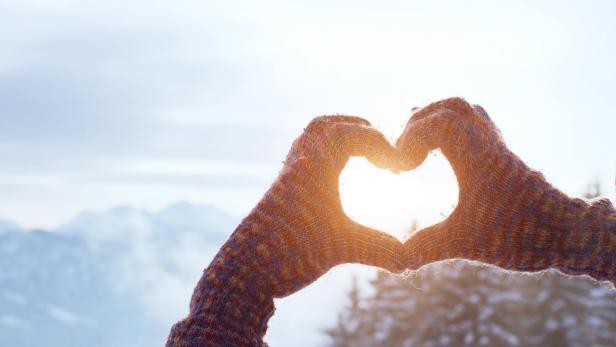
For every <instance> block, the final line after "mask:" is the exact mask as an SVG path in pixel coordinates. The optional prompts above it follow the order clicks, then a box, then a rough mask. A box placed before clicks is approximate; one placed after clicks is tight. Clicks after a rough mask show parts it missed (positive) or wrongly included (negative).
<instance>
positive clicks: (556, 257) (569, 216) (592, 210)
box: [520, 176, 616, 283]
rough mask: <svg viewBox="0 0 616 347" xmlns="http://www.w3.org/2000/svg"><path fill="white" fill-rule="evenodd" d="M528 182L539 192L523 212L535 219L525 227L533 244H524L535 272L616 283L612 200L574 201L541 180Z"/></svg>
mask: <svg viewBox="0 0 616 347" xmlns="http://www.w3.org/2000/svg"><path fill="white" fill-rule="evenodd" d="M529 182H530V183H532V185H531V187H534V188H535V191H534V193H533V198H532V199H530V201H528V203H527V204H525V206H524V207H523V209H526V210H527V211H528V213H527V214H525V215H527V216H530V218H529V219H528V220H521V221H520V225H523V226H524V228H525V229H526V233H524V232H523V233H522V235H523V237H524V235H526V236H527V237H526V239H527V240H533V241H532V242H522V244H521V246H522V247H521V250H522V252H523V253H525V254H526V255H528V257H527V258H526V259H528V261H529V263H530V264H531V266H537V267H538V268H541V267H542V266H543V265H546V267H554V268H557V269H559V270H560V271H562V272H564V273H567V274H571V275H589V276H591V277H593V278H595V279H597V280H606V281H612V282H614V283H616V211H615V210H614V208H613V207H612V205H611V203H610V202H609V200H607V199H602V200H597V201H594V202H592V203H589V202H586V201H584V200H581V199H577V198H570V197H568V196H567V195H565V194H563V193H562V192H560V191H558V190H557V189H555V188H554V187H552V186H551V185H550V184H549V183H547V182H546V181H545V180H544V179H543V177H539V176H536V177H533V178H532V179H531V180H529ZM528 233H532V234H533V235H532V237H531V236H529V235H528ZM530 249H532V251H529V250H530Z"/></svg>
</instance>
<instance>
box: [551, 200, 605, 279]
mask: <svg viewBox="0 0 616 347" xmlns="http://www.w3.org/2000/svg"><path fill="white" fill-rule="evenodd" d="M560 226H561V228H562V230H563V232H564V233H565V235H566V238H565V239H564V241H563V245H562V247H560V254H559V263H558V268H559V269H560V270H561V271H563V272H565V273H568V274H572V275H578V274H580V275H582V274H586V275H589V276H591V277H593V278H595V279H597V280H606V281H611V282H612V283H616V211H615V210H614V208H613V207H612V205H611V203H610V202H609V200H607V199H602V200H597V201H594V202H593V203H592V204H588V203H587V202H585V201H583V200H580V199H570V200H569V202H568V205H567V206H566V207H565V212H564V213H562V221H561V223H560Z"/></svg>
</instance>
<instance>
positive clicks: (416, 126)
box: [397, 98, 616, 283]
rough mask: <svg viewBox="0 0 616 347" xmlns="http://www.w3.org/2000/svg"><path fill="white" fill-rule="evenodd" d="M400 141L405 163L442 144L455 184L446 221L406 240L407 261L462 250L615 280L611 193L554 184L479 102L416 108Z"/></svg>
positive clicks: (491, 259)
mask: <svg viewBox="0 0 616 347" xmlns="http://www.w3.org/2000/svg"><path fill="white" fill-rule="evenodd" d="M397 147H398V149H399V150H401V151H402V152H403V156H404V157H405V160H406V163H407V165H408V167H407V169H411V168H414V167H416V166H418V165H419V164H420V163H421V162H423V160H424V159H425V157H426V155H427V154H428V152H429V151H431V150H433V149H435V148H440V149H441V150H442V152H443V154H444V155H445V156H446V157H447V159H448V160H449V162H450V163H451V165H452V167H453V169H454V172H455V174H456V178H457V180H458V185H459V189H460V192H459V201H458V205H457V207H456V209H455V210H454V212H453V213H452V214H451V215H450V216H449V217H448V218H447V219H446V220H445V221H443V222H441V223H439V224H436V225H433V226H431V227H429V228H427V229H424V230H422V231H419V232H417V233H416V234H414V235H413V236H412V237H411V238H410V239H409V240H407V242H406V243H405V245H404V248H405V254H406V255H407V262H408V265H409V266H410V267H411V268H418V267H420V266H421V265H423V264H426V263H429V262H433V261H437V260H442V259H448V258H466V259H472V260H478V261H482V262H486V263H491V264H494V265H498V266H501V267H503V268H506V269H511V270H519V271H536V270H542V269H546V268H549V267H552V268H557V269H559V270H561V271H562V272H565V273H568V274H588V275H590V276H592V277H594V278H596V279H598V280H610V281H613V283H614V281H615V280H616V211H615V210H614V208H613V207H612V205H611V204H610V202H609V200H607V199H603V200H598V201H596V202H594V203H592V204H588V203H586V202H584V201H583V200H580V199H571V198H569V197H568V196H566V195H565V194H563V193H561V192H560V191H558V190H556V189H555V188H554V187H552V186H551V185H550V184H549V183H548V182H546V180H545V179H544V177H543V176H542V175H541V174H540V173H539V172H537V171H533V170H531V169H529V168H528V167H527V166H526V165H525V164H524V163H523V162H522V161H521V160H520V159H519V158H518V157H517V156H516V155H515V154H513V153H512V152H511V151H509V150H508V149H507V147H506V145H505V143H504V142H503V140H502V138H501V136H500V133H499V131H498V129H497V128H496V126H495V125H494V124H493V123H492V121H491V120H490V118H489V117H488V115H487V113H486V112H485V111H484V110H483V109H482V108H481V107H480V106H471V105H469V104H468V103H467V102H466V101H464V100H463V99H460V98H452V99H446V100H443V101H439V102H436V103H433V104H431V105H429V106H427V107H425V108H423V109H420V110H418V111H416V112H415V113H414V114H413V116H412V117H411V119H410V121H409V123H408V125H407V127H406V129H405V131H404V133H403V135H402V136H401V137H400V138H399V139H398V142H397Z"/></svg>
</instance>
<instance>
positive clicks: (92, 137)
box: [0, 0, 616, 345]
mask: <svg viewBox="0 0 616 347" xmlns="http://www.w3.org/2000/svg"><path fill="white" fill-rule="evenodd" d="M615 15H616V3H614V2H613V1H584V2H582V1H577V2H572V1H516V2H508V3H505V2H498V3H497V2H495V1H408V0H406V1H357V0H354V1H304V2H299V1H296V2H293V1H280V2H276V1H203V0H202V1H174V2H168V1H98V2H95V1H61V0H59V1H32V0H18V1H17V0H15V1H3V0H0V117H1V118H0V120H1V121H0V218H3V219H8V220H12V221H15V222H17V223H19V224H21V225H23V226H26V227H53V226H56V225H58V224H61V223H64V222H66V221H67V220H68V219H69V218H71V217H72V216H73V215H74V214H76V213H77V212H79V211H81V210H83V209H94V210H101V209H106V208H109V207H111V206H114V205H118V204H130V205H136V206H140V207H145V208H150V209H157V208H160V207H163V206H165V205H168V204H170V203H172V202H175V201H178V200H189V201H194V202H200V203H210V204H213V205H216V206H219V207H221V208H223V209H226V210H227V211H229V212H230V213H232V214H234V215H235V216H242V215H243V214H245V213H246V212H247V211H248V210H249V209H250V208H251V207H252V206H253V205H254V204H255V202H256V201H257V200H258V199H259V198H260V196H261V194H262V193H263V192H264V190H265V189H266V188H267V186H268V185H269V183H270V182H271V181H272V180H273V179H274V178H275V177H276V174H277V172H278V169H279V167H280V162H281V161H282V160H283V158H284V156H285V154H286V152H287V150H288V147H289V146H290V144H291V141H292V140H293V139H294V138H295V137H296V136H297V135H298V134H299V133H300V132H301V131H302V129H303V127H304V126H305V125H306V124H307V123H308V122H309V120H310V119H311V118H312V117H314V116H316V115H321V114H328V113H347V114H355V115H361V116H364V117H366V118H368V119H369V120H370V121H372V122H373V124H375V125H377V126H378V127H379V128H380V129H381V130H383V131H384V132H385V133H386V134H387V136H388V137H389V138H390V139H391V140H392V141H393V140H395V138H396V137H397V136H398V135H399V133H400V132H401V131H402V127H403V126H404V124H405V123H406V120H407V118H408V116H409V111H410V109H411V107H412V106H422V105H425V104H427V103H429V102H431V101H435V100H438V99H441V98H445V97H449V96H455V95H458V96H463V97H465V98H467V99H468V100H469V101H470V102H472V103H479V104H481V105H483V106H484V108H485V109H486V110H487V111H488V112H489V113H490V115H491V116H492V118H493V119H494V121H495V122H496V124H497V125H498V126H499V127H500V129H501V131H502V133H503V136H504V138H505V140H506V142H507V143H508V144H509V145H510V147H511V148H512V150H513V151H514V152H516V153H517V154H518V155H519V156H520V157H521V158H522V159H524V160H525V161H526V162H527V163H528V164H529V165H530V166H531V167H533V168H535V169H538V170H541V171H542V172H543V173H544V174H545V176H546V177H547V178H548V180H550V181H551V182H553V183H554V184H555V185H556V186H557V187H558V188H560V189H562V190H564V191H565V192H566V193H568V194H570V195H576V196H579V195H580V194H581V193H583V191H584V190H585V187H586V185H587V183H588V182H589V181H590V180H593V179H600V180H601V182H602V184H603V189H604V194H605V195H606V196H607V197H609V198H611V199H612V200H616V196H615V191H614V177H615V176H616V154H615V153H614V149H616V136H615V134H616V110H615V109H614V108H613V105H614V101H613V100H616V90H615V88H614V86H615V85H616V64H614V62H615V61H616V35H615V33H616V21H614V18H615ZM390 177H391V175H389V174H388V173H386V172H381V171H378V170H375V169H372V168H371V167H370V166H369V165H367V164H366V163H365V162H364V161H361V160H359V159H358V160H354V161H353V162H352V163H351V165H350V167H349V169H348V170H346V171H345V172H344V174H343V180H342V191H343V194H344V196H343V201H344V203H345V208H346V209H347V211H348V212H349V214H351V215H352V216H353V217H354V218H356V219H358V220H359V221H362V222H365V223H368V224H371V225H374V226H378V227H381V228H383V229H387V230H389V231H391V232H392V233H395V234H397V235H402V234H403V233H404V230H405V229H406V227H407V226H408V224H409V223H410V219H411V218H417V219H419V220H420V222H421V224H423V225H426V224H428V223H431V222H433V221H436V220H438V219H442V218H443V216H444V215H446V214H447V213H449V211H451V209H452V206H453V205H454V204H455V202H456V194H457V187H456V184H455V179H454V177H453V174H452V171H451V169H450V168H449V166H448V164H447V163H446V161H445V160H444V159H443V158H442V156H439V155H437V156H433V157H431V158H430V159H429V160H428V162H427V163H426V165H424V166H422V167H421V168H420V169H418V170H417V171H415V172H411V173H408V174H404V175H402V176H400V177H397V178H395V179H393V180H390ZM336 271H338V270H336ZM341 271H342V270H341ZM334 273H335V272H334ZM327 276H329V277H326V278H325V279H324V280H322V281H320V282H319V283H318V284H317V285H315V286H313V287H310V288H309V289H307V290H306V293H310V291H313V292H314V293H316V292H317V291H318V290H319V289H318V288H319V286H321V288H324V286H327V285H328V284H327V281H343V280H344V281H347V277H344V278H342V277H339V278H337V279H335V280H334V279H333V278H334V277H331V276H333V275H332V274H331V273H330V274H328V275H327ZM315 288H316V289H315ZM306 295H308V296H303V297H302V296H294V297H291V298H289V299H288V300H286V301H285V300H283V301H282V303H281V304H280V305H282V308H281V309H280V310H282V312H287V311H288V312H291V313H292V312H293V311H292V310H291V309H287V311H285V308H284V307H285V305H286V307H287V308H292V307H293V305H294V302H297V300H304V301H305V298H306V297H310V296H309V294H306ZM312 297H313V299H314V297H315V296H314V295H313V296H312ZM332 298H338V299H339V298H340V296H336V297H329V299H327V300H334V299H332ZM310 314H312V315H313V317H312V318H310V317H309V319H312V320H313V321H315V322H317V323H318V322H320V321H319V319H320V317H321V316H320V315H319V313H318V312H312V313H309V315H310ZM272 324H273V326H275V327H278V329H277V330H276V333H275V334H278V335H276V336H277V337H276V336H275V337H274V338H273V339H274V341H272V342H275V341H276V339H278V341H285V340H284V339H285V337H284V336H285V334H287V335H289V336H290V334H295V333H296V331H297V330H293V329H292V328H288V329H284V328H281V327H280V326H283V327H284V325H285V324H287V325H288V327H291V326H292V325H293V321H292V320H281V319H279V320H274V321H273V323H272ZM287 337H288V336H287ZM313 338H314V337H313ZM305 341H307V342H306V343H308V345H312V343H311V342H314V341H315V340H310V338H308V339H307V340H305Z"/></svg>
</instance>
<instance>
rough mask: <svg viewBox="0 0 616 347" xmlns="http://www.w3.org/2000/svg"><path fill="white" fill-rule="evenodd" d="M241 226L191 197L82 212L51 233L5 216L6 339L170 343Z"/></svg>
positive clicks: (1, 290)
mask: <svg viewBox="0 0 616 347" xmlns="http://www.w3.org/2000/svg"><path fill="white" fill-rule="evenodd" d="M237 222H238V220H237V219H236V218H233V217H231V216H229V215H227V214H226V213H224V212H222V211H220V210H217V209H215V208H213V207H209V206H200V205H193V204H189V203H178V204H175V205H172V206H169V207H168V208H165V209H163V210H161V211H158V212H148V211H144V210H139V209H135V208H131V207H118V208H114V209H111V210H109V211H106V212H84V213H82V214H80V215H79V216H77V217H76V218H75V219H73V220H72V221H70V222H69V223H67V224H65V225H63V226H62V227H60V228H58V229H57V230H49V231H44V230H30V231H26V230H22V229H20V228H19V227H16V226H15V225H13V224H11V223H8V222H0V336H2V343H1V345H7V346H24V347H25V346H28V347H29V346H50V347H55V346H62V347H65V346H151V345H162V344H163V341H164V338H165V336H166V334H167V333H168V330H169V327H170V325H171V324H172V323H173V321H176V320H178V319H180V318H182V316H184V315H185V314H186V312H187V305H188V300H189V297H190V295H191V293H192V288H193V286H194V284H195V283H196V281H197V279H198V278H199V276H200V275H201V273H200V272H201V271H200V269H202V268H203V267H204V266H205V265H206V264H207V263H208V262H209V261H210V259H211V257H212V256H213V255H214V254H215V252H216V250H217V249H218V248H219V247H220V246H221V245H222V243H223V242H224V240H225V239H226V238H227V237H228V235H229V234H230V233H231V232H232V231H233V228H234V227H235V225H236V224H237ZM169 293H174V295H173V296H172V297H170V296H169Z"/></svg>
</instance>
